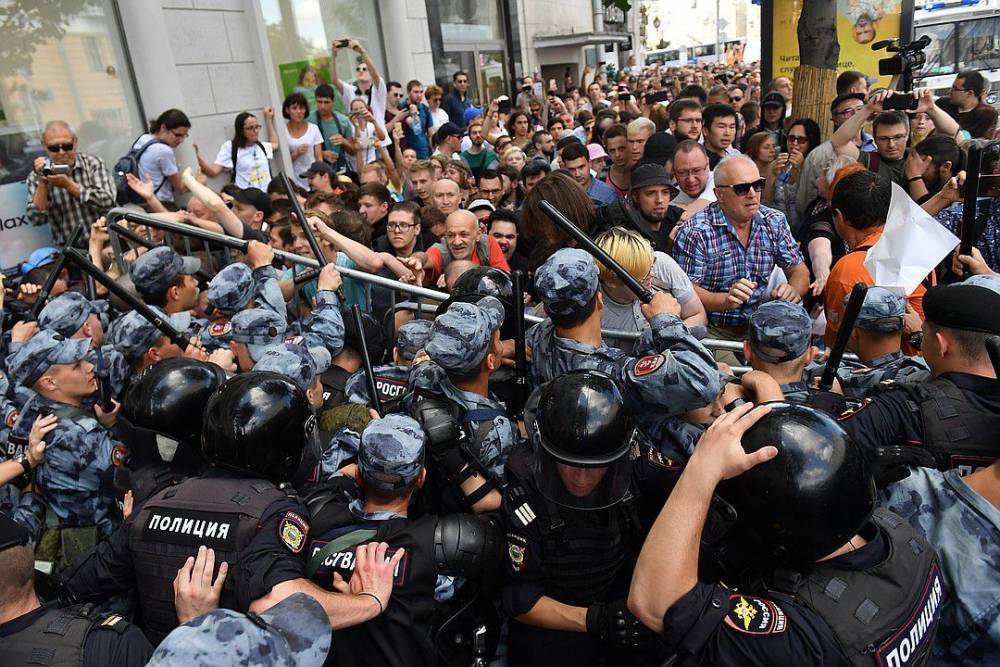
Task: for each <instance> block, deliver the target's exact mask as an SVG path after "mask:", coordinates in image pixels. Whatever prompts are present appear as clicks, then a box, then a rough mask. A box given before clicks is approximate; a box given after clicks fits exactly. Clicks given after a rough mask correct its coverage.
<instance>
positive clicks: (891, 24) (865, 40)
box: [771, 0, 903, 88]
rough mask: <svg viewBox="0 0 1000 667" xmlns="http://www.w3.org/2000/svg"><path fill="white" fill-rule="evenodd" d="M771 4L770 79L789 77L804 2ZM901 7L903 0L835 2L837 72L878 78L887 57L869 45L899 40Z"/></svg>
mask: <svg viewBox="0 0 1000 667" xmlns="http://www.w3.org/2000/svg"><path fill="white" fill-rule="evenodd" d="M771 4H772V7H773V13H772V17H773V18H772V21H771V30H772V32H771V54H772V59H771V78H777V77H779V76H787V77H791V76H793V75H794V73H795V68H796V67H798V66H799V38H798V32H797V27H798V23H799V15H800V14H801V13H802V5H803V4H805V0H772V3H771ZM902 4H903V3H902V0H884V1H883V2H873V1H871V0H837V39H838V41H839V42H840V60H839V61H838V63H837V71H838V72H843V71H846V70H851V69H853V70H858V71H859V72H864V73H865V74H867V75H868V76H870V77H877V75H878V61H879V59H880V58H885V57H887V56H888V55H889V54H888V53H886V52H885V51H884V50H882V51H872V47H871V45H872V44H873V43H874V42H878V41H881V40H883V39H895V38H896V37H899V30H900V23H901V18H902V11H903V8H902ZM891 79H892V77H890V76H883V77H878V79H877V81H876V83H874V84H872V87H873V88H878V87H883V88H884V87H888V85H889V82H890V81H891Z"/></svg>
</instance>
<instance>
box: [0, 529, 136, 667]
mask: <svg viewBox="0 0 1000 667" xmlns="http://www.w3.org/2000/svg"><path fill="white" fill-rule="evenodd" d="M30 538H31V536H30V534H29V532H28V530H26V529H25V528H23V527H22V526H20V525H18V524H16V523H14V521H12V520H11V519H9V518H8V517H6V516H5V515H3V514H0V590H2V591H3V596H2V598H0V618H2V619H4V620H3V622H0V654H2V655H3V657H4V663H5V664H7V665H29V664H35V665H37V664H47V665H57V664H58V665H81V666H82V667H105V666H107V665H111V666H112V667H140V666H141V665H145V664H146V661H147V660H149V657H150V655H151V654H152V653H153V647H152V646H150V644H149V641H148V640H147V639H146V638H145V637H144V636H143V634H142V632H140V631H139V629H138V628H136V627H135V626H133V625H131V624H129V623H127V622H126V621H125V619H123V618H122V617H121V616H119V615H117V614H112V615H110V616H107V615H101V614H99V613H97V612H96V611H95V609H94V607H93V605H85V604H78V605H70V606H67V607H60V606H59V604H58V603H56V602H49V603H46V604H41V603H40V602H39V600H38V596H37V595H36V593H35V577H34V571H33V567H34V563H35V560H34V547H33V546H32V544H31V542H30Z"/></svg>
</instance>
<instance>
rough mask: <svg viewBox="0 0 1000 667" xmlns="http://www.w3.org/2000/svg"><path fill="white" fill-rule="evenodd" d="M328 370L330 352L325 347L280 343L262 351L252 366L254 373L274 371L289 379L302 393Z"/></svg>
mask: <svg viewBox="0 0 1000 667" xmlns="http://www.w3.org/2000/svg"><path fill="white" fill-rule="evenodd" d="M329 368H330V352H329V351H328V350H327V349H326V348H325V347H306V346H305V345H300V344H298V343H287V342H286V343H281V344H280V345H272V346H270V347H268V348H267V349H265V350H264V352H263V353H262V354H261V355H260V359H258V360H257V363H256V364H255V365H254V367H253V369H254V370H255V371H274V372H275V373H280V374H281V375H284V376H286V377H288V378H289V379H291V380H292V381H293V382H294V383H295V384H297V385H298V386H299V388H300V389H302V391H306V390H307V389H309V387H311V386H312V383H313V378H315V377H316V376H317V375H319V374H320V373H325V372H326V371H327V369H329Z"/></svg>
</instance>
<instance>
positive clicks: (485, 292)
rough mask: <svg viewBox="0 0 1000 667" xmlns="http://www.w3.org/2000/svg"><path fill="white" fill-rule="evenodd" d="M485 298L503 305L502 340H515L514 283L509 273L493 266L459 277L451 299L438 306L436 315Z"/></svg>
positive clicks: (480, 267) (477, 269) (483, 267)
mask: <svg viewBox="0 0 1000 667" xmlns="http://www.w3.org/2000/svg"><path fill="white" fill-rule="evenodd" d="M484 296H495V297H496V298H497V299H499V300H500V303H502V304H503V309H504V318H503V324H502V325H500V338H501V339H504V340H507V339H510V338H513V337H514V317H513V315H514V310H513V304H514V283H513V281H511V279H510V275H508V274H507V272H505V271H502V270H500V269H497V268H494V267H492V266H475V267H473V268H471V269H469V270H468V271H466V272H465V273H463V274H462V275H461V276H459V278H458V280H456V281H455V284H454V285H452V287H451V298H449V299H448V300H447V301H445V302H443V303H442V304H441V305H440V306H438V308H437V311H436V313H435V314H436V315H440V314H441V313H443V312H445V311H447V310H448V308H449V306H451V304H453V303H455V302H456V301H464V302H466V303H476V302H478V301H479V300H480V299H482V298H483V297H484Z"/></svg>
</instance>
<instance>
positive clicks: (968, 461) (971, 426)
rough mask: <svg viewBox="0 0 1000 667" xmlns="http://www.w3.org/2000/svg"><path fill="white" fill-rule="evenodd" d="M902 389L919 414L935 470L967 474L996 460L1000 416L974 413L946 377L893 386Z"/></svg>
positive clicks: (925, 441)
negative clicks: (954, 470) (955, 470)
mask: <svg viewBox="0 0 1000 667" xmlns="http://www.w3.org/2000/svg"><path fill="white" fill-rule="evenodd" d="M893 386H897V387H902V388H903V389H905V390H906V393H907V394H908V395H909V397H910V401H912V402H913V403H914V404H915V405H914V406H913V408H912V409H913V410H914V411H915V412H919V413H920V422H921V425H922V426H923V432H924V439H923V440H924V447H926V448H927V449H928V450H930V452H931V453H932V454H933V455H934V460H935V461H936V462H937V466H938V469H939V470H950V469H951V468H959V469H961V470H963V474H964V473H965V472H971V471H972V470H974V469H976V468H981V467H983V466H988V465H990V464H991V463H992V462H993V461H995V460H996V458H997V457H996V451H997V447H996V437H995V434H996V433H997V432H998V431H1000V414H992V413H989V412H983V411H981V410H976V409H975V407H974V406H973V405H971V404H970V403H969V401H968V399H967V398H966V397H965V394H963V393H962V390H961V389H959V388H958V387H957V386H955V384H954V383H953V382H951V381H950V380H948V379H947V378H943V377H937V378H934V379H932V380H928V381H927V382H919V383H913V384H907V383H901V384H898V385H893Z"/></svg>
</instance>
